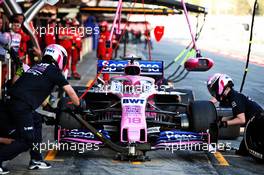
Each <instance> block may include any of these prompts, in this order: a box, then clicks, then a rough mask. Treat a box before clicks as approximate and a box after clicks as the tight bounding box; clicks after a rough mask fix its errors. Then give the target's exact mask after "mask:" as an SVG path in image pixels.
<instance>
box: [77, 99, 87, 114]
mask: <svg viewBox="0 0 264 175" xmlns="http://www.w3.org/2000/svg"><path fill="white" fill-rule="evenodd" d="M85 109H86V102H85V100H84V99H80V104H79V106H75V111H76V112H77V113H82V112H83V111H84V110H85Z"/></svg>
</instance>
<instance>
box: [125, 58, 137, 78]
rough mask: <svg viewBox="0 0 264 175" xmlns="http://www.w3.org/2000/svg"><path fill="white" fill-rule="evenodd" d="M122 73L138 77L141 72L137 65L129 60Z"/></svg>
mask: <svg viewBox="0 0 264 175" xmlns="http://www.w3.org/2000/svg"><path fill="white" fill-rule="evenodd" d="M124 72H125V74H126V75H140V72H141V70H140V67H139V63H138V62H136V61H134V60H131V61H130V62H128V64H127V66H126V67H125V69H124Z"/></svg>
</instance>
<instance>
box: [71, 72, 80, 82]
mask: <svg viewBox="0 0 264 175" xmlns="http://www.w3.org/2000/svg"><path fill="white" fill-rule="evenodd" d="M72 77H73V78H74V79H75V80H80V79H81V75H80V74H79V73H78V72H73V73H72Z"/></svg>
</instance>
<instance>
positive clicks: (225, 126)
mask: <svg viewBox="0 0 264 175" xmlns="http://www.w3.org/2000/svg"><path fill="white" fill-rule="evenodd" d="M218 127H219V128H227V121H219V122H218Z"/></svg>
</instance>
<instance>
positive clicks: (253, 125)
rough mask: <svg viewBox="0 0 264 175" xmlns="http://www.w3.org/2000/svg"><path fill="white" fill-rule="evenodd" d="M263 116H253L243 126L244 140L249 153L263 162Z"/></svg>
mask: <svg viewBox="0 0 264 175" xmlns="http://www.w3.org/2000/svg"><path fill="white" fill-rule="evenodd" d="M263 126H264V116H262V117H261V116H259V117H253V118H252V119H251V120H250V121H249V122H248V123H247V126H246V128H245V134H244V140H245V144H246V147H247V149H248V151H249V153H250V155H251V156H252V157H253V158H254V159H256V160H257V161H259V162H264V135H263V134H262V133H263V132H264V128H263Z"/></svg>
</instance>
